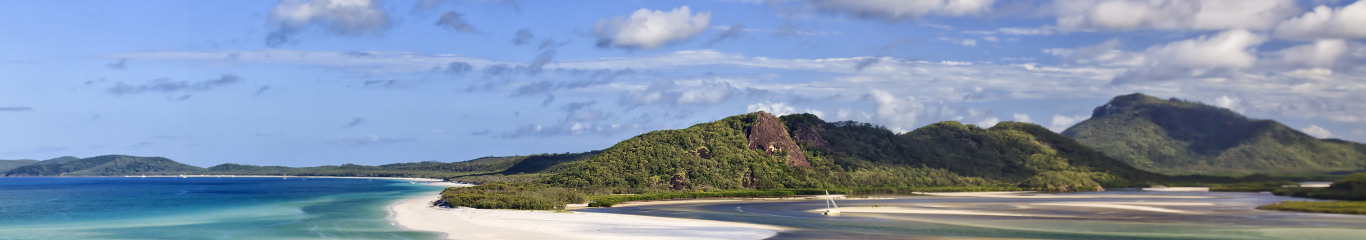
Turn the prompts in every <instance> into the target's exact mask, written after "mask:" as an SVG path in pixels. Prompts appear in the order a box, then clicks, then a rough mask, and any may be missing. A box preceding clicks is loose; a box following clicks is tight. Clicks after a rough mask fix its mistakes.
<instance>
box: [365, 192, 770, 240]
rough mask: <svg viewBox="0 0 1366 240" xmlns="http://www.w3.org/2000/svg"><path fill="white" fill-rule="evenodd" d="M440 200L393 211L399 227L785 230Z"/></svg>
mask: <svg viewBox="0 0 1366 240" xmlns="http://www.w3.org/2000/svg"><path fill="white" fill-rule="evenodd" d="M437 199H438V195H436V194H430V195H423V196H420V197H415V198H410V199H406V200H403V201H401V202H398V203H395V204H394V205H391V206H390V207H389V208H390V212H391V214H392V218H393V223H394V224H396V225H398V226H400V227H403V228H404V229H408V230H414V231H427V232H437V233H441V234H443V235H444V236H445V238H446V239H622V240H635V239H764V238H768V237H772V236H774V235H777V233H778V232H780V231H783V230H782V229H781V228H777V227H772V226H766V225H758V224H746V223H733V222H720V221H707V220H693V219H676V218H660V217H647V216H636V215H625V214H609V213H581V212H551V211H519V210H486V209H472V208H438V207H432V206H431V203H432V202H433V201H436V200H437Z"/></svg>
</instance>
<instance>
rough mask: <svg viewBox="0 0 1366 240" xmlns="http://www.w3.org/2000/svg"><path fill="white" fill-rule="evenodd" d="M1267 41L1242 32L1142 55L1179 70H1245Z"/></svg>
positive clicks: (1152, 49)
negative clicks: (1258, 48) (1203, 68)
mask: <svg viewBox="0 0 1366 240" xmlns="http://www.w3.org/2000/svg"><path fill="white" fill-rule="evenodd" d="M1264 41H1266V38H1264V37H1262V36H1260V35H1257V34H1255V33H1252V32H1249V31H1247V30H1242V29H1234V30H1228V31H1224V32H1221V33H1219V35H1214V36H1212V37H1211V36H1200V37H1199V38H1196V39H1187V40H1181V41H1176V42H1172V43H1168V44H1166V45H1162V46H1153V47H1150V48H1148V50H1147V51H1146V52H1144V54H1146V55H1147V57H1148V59H1150V60H1154V61H1158V63H1159V64H1163V65H1172V66H1180V67H1231V68H1247V67H1252V65H1253V64H1254V63H1256V62H1257V49H1256V48H1255V47H1256V46H1257V45H1259V44H1261V43H1262V42H1264Z"/></svg>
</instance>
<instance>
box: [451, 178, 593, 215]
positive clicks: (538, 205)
mask: <svg viewBox="0 0 1366 240" xmlns="http://www.w3.org/2000/svg"><path fill="white" fill-rule="evenodd" d="M586 197H587V195H585V194H584V193H582V192H580V191H579V190H577V189H570V188H563V187H555V186H549V185H546V184H540V183H507V182H491V183H486V184H483V185H479V186H474V187H461V188H446V190H443V191H441V199H440V200H438V201H437V203H436V204H437V205H442V206H465V207H473V208H486V209H488V208H494V209H521V210H563V209H564V207H565V204H567V203H581V202H584V201H587V198H586Z"/></svg>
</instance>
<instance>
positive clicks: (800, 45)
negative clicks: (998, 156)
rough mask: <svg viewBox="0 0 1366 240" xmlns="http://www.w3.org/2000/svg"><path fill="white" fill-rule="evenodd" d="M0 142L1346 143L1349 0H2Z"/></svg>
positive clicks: (244, 149)
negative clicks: (843, 128) (871, 132)
mask: <svg viewBox="0 0 1366 240" xmlns="http://www.w3.org/2000/svg"><path fill="white" fill-rule="evenodd" d="M0 32H3V33H4V34H0V129H3V131H0V134H2V135H0V159H48V158H53V157H58V156H67V155H71V156H78V157H91V156H97V155H104V154H129V155H141V156H164V157H169V158H171V159H174V160H178V161H181V162H185V163H189V164H191V165H197V166H203V167H207V166H212V165H216V164H219V163H225V162H232V163H244V164H259V165H286V166H315V165H324V164H342V163H357V164H370V165H374V164H384V163H393V162H412V161H424V160H436V161H444V162H450V161H462V160H468V159H471V158H476V157H482V156H490V155H499V156H501V155H521V154H534V153H546V152H581V151H588V150H596V149H603V148H607V147H609V146H611V145H612V144H614V143H616V142H617V141H620V140H623V139H626V138H629V137H631V136H635V135H637V134H640V133H644V132H649V131H653V130H660V129H677V128H685V127H688V126H690V125H692V124H696V123H700V122H706V121H712V120H716V119H720V118H724V117H727V116H732V115H737V114H743V113H746V112H752V111H758V110H763V111H769V112H773V113H778V114H788V113H801V112H809V113H814V114H816V115H819V116H820V117H821V118H822V119H826V120H827V121H838V120H854V121H861V122H872V123H876V124H881V125H885V126H887V127H888V128H889V129H893V130H896V131H910V130H913V129H915V128H917V127H920V126H924V125H927V124H930V123H934V122H939V121H960V122H964V123H969V124H977V125H980V126H990V125H993V124H995V123H997V122H1000V121H1025V122H1034V123H1037V124H1040V125H1043V126H1045V127H1049V128H1051V129H1054V130H1055V131H1061V130H1063V129H1066V128H1067V127H1069V126H1071V125H1073V124H1075V123H1076V122H1079V121H1082V120H1085V119H1086V118H1088V117H1089V116H1090V115H1091V110H1092V108H1094V107H1096V106H1099V105H1102V104H1104V103H1105V102H1106V101H1108V100H1109V98H1111V97H1113V96H1115V95H1120V94H1128V93H1134V92H1142V93H1146V94H1149V95H1154V96H1158V97H1162V98H1170V97H1176V98H1182V99H1189V100H1193V101H1200V102H1204V103H1207V104H1211V105H1216V106H1222V107H1227V108H1230V109H1233V110H1234V111H1238V112H1241V113H1243V114H1245V115H1248V116H1250V117H1253V118H1262V119H1274V120H1277V121H1280V122H1282V123H1284V124H1286V125H1288V126H1290V127H1292V128H1295V129H1300V130H1301V131H1304V132H1306V133H1309V134H1311V135H1315V136H1318V137H1324V138H1341V139H1346V140H1351V141H1358V142H1363V141H1366V94H1363V92H1366V67H1363V64H1362V63H1363V61H1364V60H1366V1H1363V2H1356V1H1351V0H1342V1H1335V0H1309V1H1289V0H1237V1H1234V0H1228V1H1223V0H1210V1H1163V0H1056V1H1049V0H1040V1H993V0H923V1H913V0H906V1H894V0H866V1H837V0H808V1H798V0H788V1H761V0H729V1H533V0H525V1H518V0H510V1H509V0H503V1H495V0H446V1H442V0H418V1H411V0H409V1H403V0H393V1H383V0H312V1H303V0H297V1H296V0H284V1H278V2H277V1H237V0H234V1H150V0H149V1H132V2H125V1H118V2H113V1H66V0H54V1H13V2H7V3H6V6H5V7H3V8H0Z"/></svg>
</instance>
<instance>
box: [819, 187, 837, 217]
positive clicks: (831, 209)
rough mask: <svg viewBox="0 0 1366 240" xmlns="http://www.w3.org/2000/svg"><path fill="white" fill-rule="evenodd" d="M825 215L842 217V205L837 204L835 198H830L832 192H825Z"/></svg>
mask: <svg viewBox="0 0 1366 240" xmlns="http://www.w3.org/2000/svg"><path fill="white" fill-rule="evenodd" d="M822 214H825V215H832V216H833V215H840V205H838V204H835V196H830V190H826V191H825V213H822Z"/></svg>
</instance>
